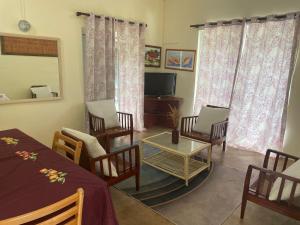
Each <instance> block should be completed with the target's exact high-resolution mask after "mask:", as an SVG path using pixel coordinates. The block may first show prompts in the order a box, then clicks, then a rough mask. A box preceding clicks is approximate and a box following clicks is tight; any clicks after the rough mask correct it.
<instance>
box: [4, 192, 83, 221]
mask: <svg viewBox="0 0 300 225" xmlns="http://www.w3.org/2000/svg"><path fill="white" fill-rule="evenodd" d="M83 198H84V191H83V189H82V188H79V189H77V192H76V193H75V194H73V195H71V196H69V197H67V198H65V199H62V200H60V201H58V202H56V203H54V204H52V205H49V206H46V207H44V208H41V209H38V210H35V211H33V212H30V213H26V214H23V215H20V216H16V217H13V218H9V219H6V220H2V221H0V225H17V224H24V223H29V222H33V221H36V220H38V219H39V220H38V221H40V219H41V220H42V218H43V217H45V216H49V217H50V218H48V217H46V219H45V220H44V221H42V222H38V223H34V224H40V225H46V224H52V225H54V224H61V223H62V222H65V221H68V222H67V223H64V224H76V225H81V220H82V206H83ZM65 207H69V208H67V209H66V210H64V211H61V210H63V209H64V208H65ZM58 213H59V214H58ZM51 214H54V216H52V215H51Z"/></svg>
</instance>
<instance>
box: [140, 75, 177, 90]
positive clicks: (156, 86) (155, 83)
mask: <svg viewBox="0 0 300 225" xmlns="http://www.w3.org/2000/svg"><path fill="white" fill-rule="evenodd" d="M175 90H176V73H148V72H147V73H145V95H151V96H173V95H175Z"/></svg>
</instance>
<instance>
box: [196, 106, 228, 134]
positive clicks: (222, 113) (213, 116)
mask: <svg viewBox="0 0 300 225" xmlns="http://www.w3.org/2000/svg"><path fill="white" fill-rule="evenodd" d="M228 115H229V109H228V108H224V107H218V106H211V105H209V106H206V107H202V108H201V111H200V113H199V115H198V119H197V122H196V124H195V126H194V127H193V130H194V131H197V132H201V133H205V134H210V132H211V126H212V124H214V123H218V122H222V121H225V120H226V119H228Z"/></svg>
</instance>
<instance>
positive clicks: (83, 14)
mask: <svg viewBox="0 0 300 225" xmlns="http://www.w3.org/2000/svg"><path fill="white" fill-rule="evenodd" d="M90 15H91V14H90V13H84V12H76V16H90ZM95 17H96V18H101V17H102V16H99V15H95ZM104 18H105V19H106V20H109V19H110V18H109V17H104ZM115 20H116V21H118V22H120V23H124V20H121V19H115ZM129 24H136V22H132V21H129ZM139 25H140V26H143V25H144V24H143V23H139ZM145 26H146V27H147V26H148V25H147V24H145Z"/></svg>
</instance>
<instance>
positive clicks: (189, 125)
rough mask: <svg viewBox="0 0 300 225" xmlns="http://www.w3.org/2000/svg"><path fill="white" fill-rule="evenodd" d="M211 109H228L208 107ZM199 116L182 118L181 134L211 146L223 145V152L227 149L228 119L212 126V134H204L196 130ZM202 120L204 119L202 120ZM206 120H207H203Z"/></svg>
mask: <svg viewBox="0 0 300 225" xmlns="http://www.w3.org/2000/svg"><path fill="white" fill-rule="evenodd" d="M207 107H210V108H219V109H228V108H223V107H218V106H212V105H207ZM198 118H199V116H188V117H182V118H181V127H180V134H181V135H182V136H185V137H189V138H193V139H196V140H200V141H204V142H208V143H211V146H213V145H216V144H223V151H225V149H226V134H227V126H228V118H226V119H225V120H223V121H220V122H216V123H213V124H211V128H210V132H209V133H203V132H198V131H195V130H194V126H195V124H196V122H197V120H198ZM201 119H202V118H201ZM203 120H205V118H203Z"/></svg>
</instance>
